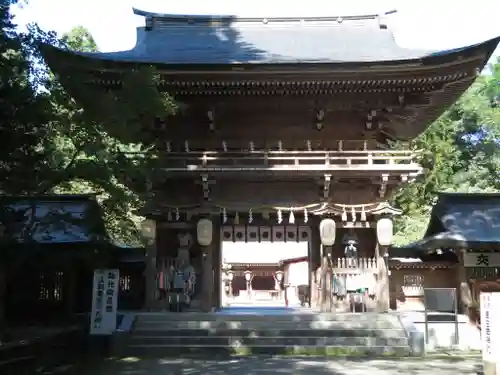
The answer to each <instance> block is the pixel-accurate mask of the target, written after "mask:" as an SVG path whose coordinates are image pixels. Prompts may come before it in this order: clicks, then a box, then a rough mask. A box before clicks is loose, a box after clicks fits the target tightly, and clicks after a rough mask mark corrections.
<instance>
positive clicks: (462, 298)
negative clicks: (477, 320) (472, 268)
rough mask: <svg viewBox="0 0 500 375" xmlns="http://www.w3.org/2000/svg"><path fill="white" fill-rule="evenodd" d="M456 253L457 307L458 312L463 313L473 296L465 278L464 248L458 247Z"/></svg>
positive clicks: (465, 311)
mask: <svg viewBox="0 0 500 375" xmlns="http://www.w3.org/2000/svg"><path fill="white" fill-rule="evenodd" d="M457 253H458V254H457V255H458V264H457V265H456V267H457V272H456V275H457V284H458V293H457V298H458V301H457V302H458V303H457V305H458V308H459V312H460V313H462V314H464V313H467V308H468V306H470V305H471V304H472V301H473V299H474V298H473V297H472V293H471V290H470V286H469V282H468V280H467V270H466V269H465V266H464V253H465V249H459V250H458V251H457Z"/></svg>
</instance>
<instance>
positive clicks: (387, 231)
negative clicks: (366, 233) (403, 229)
mask: <svg viewBox="0 0 500 375" xmlns="http://www.w3.org/2000/svg"><path fill="white" fill-rule="evenodd" d="M392 236H393V225H392V220H391V219H389V218H387V217H384V218H382V219H379V220H378V221H377V240H378V243H379V244H380V245H382V246H390V245H392Z"/></svg>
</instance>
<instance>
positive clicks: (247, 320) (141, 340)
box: [114, 312, 410, 357]
mask: <svg viewBox="0 0 500 375" xmlns="http://www.w3.org/2000/svg"><path fill="white" fill-rule="evenodd" d="M114 341H115V344H116V345H114V355H116V356H141V357H142V356H152V357H162V356H173V355H185V354H200V355H201V354H203V355H216V354H240V355H245V354H257V353H265V354H303V355H311V354H316V355H398V356H405V355H409V353H410V348H409V343H408V337H407V334H406V331H405V329H404V327H403V325H402V323H401V321H400V319H399V317H398V316H397V315H393V314H377V313H365V314H333V313H329V314H327V313H316V314H314V313H301V314H286V315H285V314H283V315H244V314H241V315H238V314H235V315H224V314H218V313H196V312H187V313H142V314H140V315H139V316H138V317H137V319H136V322H135V325H134V329H133V331H132V332H131V333H130V334H129V335H127V336H121V337H120V338H119V340H117V339H116V338H115V340H114ZM118 341H119V342H118Z"/></svg>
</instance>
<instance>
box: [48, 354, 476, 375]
mask: <svg viewBox="0 0 500 375" xmlns="http://www.w3.org/2000/svg"><path fill="white" fill-rule="evenodd" d="M480 370H481V365H480V362H479V361H477V360H473V359H470V360H438V359H428V360H423V359H421V360H420V359H417V360H410V359H402V360H389V359H387V360H370V359H359V360H358V359H354V360H347V359H338V360H331V359H314V358H290V357H283V358H276V357H274V358H272V357H244V358H235V359H226V360H201V359H200V360H194V359H160V360H152V359H144V360H140V359H136V358H129V359H122V360H116V361H115V360H107V361H104V362H102V363H101V364H100V365H99V366H97V367H94V368H92V369H89V370H87V371H77V373H78V374H79V375H80V374H81V375H131V374H133V375H160V374H161V375H198V374H200V375H223V374H227V375H271V374H273V375H279V374H283V375H284V374H292V373H293V374H294V375H347V374H348V375H365V374H370V375H397V374H405V375H414V374H422V375H423V374H433V375H452V374H453V375H462V374H481V372H480ZM56 372H57V371H56ZM59 372H65V373H66V372H69V373H73V371H71V370H69V371H59Z"/></svg>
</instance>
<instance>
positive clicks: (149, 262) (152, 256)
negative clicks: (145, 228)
mask: <svg viewBox="0 0 500 375" xmlns="http://www.w3.org/2000/svg"><path fill="white" fill-rule="evenodd" d="M155 225H156V223H155ZM155 231H156V230H155ZM156 253H157V248H156V238H149V239H148V243H147V246H146V293H145V296H146V300H145V304H144V307H145V308H146V310H147V311H151V310H153V309H154V308H155V307H156V289H157V285H156V273H157V269H156Z"/></svg>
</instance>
